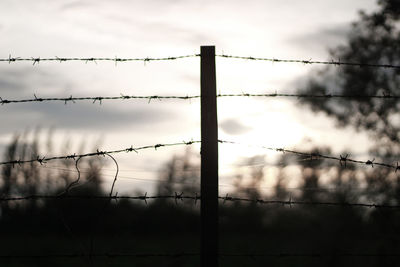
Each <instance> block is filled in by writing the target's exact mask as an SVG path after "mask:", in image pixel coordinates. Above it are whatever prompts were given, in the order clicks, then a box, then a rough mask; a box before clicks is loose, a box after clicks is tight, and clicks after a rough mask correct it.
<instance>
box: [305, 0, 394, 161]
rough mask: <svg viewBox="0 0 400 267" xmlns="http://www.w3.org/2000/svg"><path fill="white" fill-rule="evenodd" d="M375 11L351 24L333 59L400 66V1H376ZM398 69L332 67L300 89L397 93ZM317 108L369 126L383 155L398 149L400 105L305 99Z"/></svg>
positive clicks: (379, 101)
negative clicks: (346, 37)
mask: <svg viewBox="0 0 400 267" xmlns="http://www.w3.org/2000/svg"><path fill="white" fill-rule="evenodd" d="M378 4H379V10H377V11H376V12H374V13H371V14H366V13H365V12H360V20H359V21H358V22H355V23H353V25H352V30H351V32H350V34H349V36H348V40H347V43H346V44H345V45H342V46H339V47H337V48H335V49H332V50H331V55H332V57H333V58H334V59H335V60H340V61H342V62H345V61H346V62H361V63H369V64H393V65H400V2H399V1H398V0H379V1H378ZM399 74H400V70H399V69H389V68H371V67H361V68H358V67H352V66H340V67H334V66H330V67H327V68H325V69H322V70H321V71H320V72H319V73H318V75H316V76H313V77H312V78H311V79H309V81H308V82H307V86H306V89H302V90H300V93H305V94H307V93H313V94H329V93H336V94H343V95H390V94H391V95H398V94H399V93H398V92H399V91H398V89H399V87H400V75H399ZM303 103H304V104H307V105H309V107H310V108H311V109H312V110H313V111H316V112H319V111H320V112H323V113H325V114H327V115H329V116H331V117H332V118H335V119H336V121H337V122H338V124H339V125H340V126H347V125H351V126H353V127H355V128H356V129H357V130H367V131H368V133H370V134H371V136H372V137H374V138H375V142H376V145H377V146H379V147H380V151H378V152H380V153H381V154H382V156H384V155H386V156H388V157H390V155H392V154H397V153H399V152H400V145H399V138H400V119H399V108H400V103H399V102H398V101H397V100H391V99H372V98H371V99H368V98H363V99H346V98H340V99H338V98H335V99H333V98H332V99H330V98H326V99H304V100H303Z"/></svg>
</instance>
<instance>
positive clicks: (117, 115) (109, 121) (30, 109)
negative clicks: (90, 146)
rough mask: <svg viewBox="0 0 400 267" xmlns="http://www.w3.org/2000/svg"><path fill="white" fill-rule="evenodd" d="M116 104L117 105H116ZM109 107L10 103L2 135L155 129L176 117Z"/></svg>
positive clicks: (156, 109) (155, 110) (155, 109)
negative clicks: (52, 129) (44, 130)
mask: <svg viewBox="0 0 400 267" xmlns="http://www.w3.org/2000/svg"><path fill="white" fill-rule="evenodd" d="M114 103H115V102H114ZM114 103H112V104H111V105H110V106H108V107H106V106H105V104H103V105H102V106H100V105H99V104H91V103H87V102H86V103H83V102H79V103H76V104H71V103H69V104H67V105H64V104H63V103H62V102H60V103H56V102H47V103H26V104H9V105H4V106H3V107H0V108H1V109H3V111H4V112H1V113H0V121H2V123H3V125H7V127H1V129H0V134H2V133H10V132H15V131H18V130H23V129H24V128H26V127H35V126H38V125H40V126H43V127H55V128H57V129H91V130H96V131H99V130H100V131H105V132H106V131H110V130H114V129H121V128H122V127H132V126H138V125H140V127H141V128H144V127H147V126H154V124H156V123H158V122H162V121H164V120H165V119H167V118H169V117H176V114H173V112H169V111H168V110H165V109H163V108H160V107H156V106H153V107H152V106H146V108H142V107H141V106H140V105H135V106H134V107H132V108H130V109H129V111H126V110H121V109H117V108H112V105H113V104H114Z"/></svg>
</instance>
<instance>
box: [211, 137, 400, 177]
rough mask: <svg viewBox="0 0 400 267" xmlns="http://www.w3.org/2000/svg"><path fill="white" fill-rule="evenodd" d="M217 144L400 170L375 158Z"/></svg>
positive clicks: (235, 143) (397, 166)
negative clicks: (356, 157)
mask: <svg viewBox="0 0 400 267" xmlns="http://www.w3.org/2000/svg"><path fill="white" fill-rule="evenodd" d="M218 142H219V143H221V144H233V145H245V146H248V147H254V148H261V149H266V150H271V151H275V152H281V153H290V154H295V155H300V156H306V157H309V158H310V160H317V159H330V160H336V161H338V162H339V163H340V165H344V166H346V163H348V162H350V163H355V164H361V165H367V166H371V167H374V166H380V167H385V168H389V169H394V171H395V172H397V171H398V170H400V166H399V164H398V163H397V164H396V165H392V164H388V163H381V162H375V158H374V159H372V160H366V161H362V160H356V159H351V158H349V157H348V156H349V155H348V154H347V155H346V156H342V155H340V157H335V156H328V155H322V154H319V153H316V152H311V153H307V152H300V151H295V150H289V149H284V148H273V147H267V146H261V145H249V144H242V143H238V142H233V141H224V140H218Z"/></svg>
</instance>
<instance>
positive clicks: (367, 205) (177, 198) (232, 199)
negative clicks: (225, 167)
mask: <svg viewBox="0 0 400 267" xmlns="http://www.w3.org/2000/svg"><path fill="white" fill-rule="evenodd" d="M39 199H42V200H65V199H68V200H71V199H79V200H83V199H86V200H104V199H106V200H121V199H125V200H138V201H143V202H145V203H146V204H147V200H154V199H172V200H174V201H175V203H176V204H177V203H178V201H183V200H191V201H194V204H197V202H198V201H201V196H200V195H197V194H196V195H194V196H185V195H184V193H183V192H181V193H177V192H175V194H174V195H158V196H148V195H147V193H145V194H144V195H142V196H117V195H114V196H109V195H108V196H106V195H29V196H18V197H1V198H0V202H9V201H25V200H39ZM218 199H219V200H221V201H222V204H225V203H226V202H247V203H255V204H263V205H282V206H290V207H292V206H293V205H304V206H336V207H364V208H376V209H394V210H396V209H400V205H389V204H376V203H351V202H346V201H344V202H327V201H325V202H321V201H296V200H293V199H292V197H290V199H289V200H265V199H258V198H255V199H252V198H240V197H234V196H229V194H226V195H225V196H219V197H218Z"/></svg>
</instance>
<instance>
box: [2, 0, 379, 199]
mask: <svg viewBox="0 0 400 267" xmlns="http://www.w3.org/2000/svg"><path fill="white" fill-rule="evenodd" d="M373 3H374V1H373V0H369V1H365V0H362V1H360V0H359V1H347V0H342V1H337V0H335V1H323V3H319V2H315V1H311V0H307V1H306V0H304V1H301V3H300V2H294V1H286V0H285V1H281V0H279V1H252V2H251V3H246V4H243V1H218V2H215V1H201V2H199V1H165V2H162V1H146V2H141V1H60V2H58V1H57V2H54V1H45V0H41V1H20V2H18V3H17V2H15V1H10V0H5V1H2V2H1V3H0V32H1V34H2V35H3V36H7V38H4V39H2V41H1V42H0V52H1V55H0V56H1V57H8V55H9V54H11V55H12V56H21V57H31V56H33V57H37V56H40V57H54V56H59V57H69V56H73V57H75V56H77V57H97V56H106V57H114V56H118V57H159V56H161V57H164V56H175V55H186V54H195V53H199V47H200V45H205V44H207V45H216V49H217V53H218V54H222V53H226V54H238V55H244V56H247V55H252V56H265V57H276V58H300V59H309V58H313V59H328V55H327V53H326V48H325V47H321V48H320V49H319V50H318V49H315V46H312V47H313V48H312V49H310V48H309V44H310V41H311V42H313V43H319V42H321V41H323V40H326V34H327V30H326V29H327V28H329V27H333V28H335V27H339V26H340V27H343V25H347V24H348V23H349V22H350V21H351V20H353V19H355V18H356V12H357V9H359V8H363V7H365V8H367V9H371V8H372V7H373V6H374V5H373ZM363 5H364V6H363ZM21 17H24V20H21V19H20V18H21ZM27 22H28V23H27ZM328 33H329V31H328ZM304 36H306V39H307V40H306V42H305V41H304V38H303V41H302V37H304ZM310 36H311V37H310ZM335 38H336V37H335ZM340 38H343V36H341V37H337V38H336V39H337V40H338V42H340V41H341V40H340ZM310 39H311V40H310ZM330 40H331V39H330ZM304 44H306V45H304ZM310 68H311V67H310V66H303V65H301V64H297V65H296V64H291V65H290V64H277V63H274V64H272V63H269V62H250V61H242V60H228V59H223V58H218V59H217V83H218V86H217V88H218V92H219V93H273V92H275V91H278V92H294V91H295V90H296V89H297V88H295V86H296V83H294V82H293V81H295V80H296V79H297V78H298V77H302V76H304V75H306V74H307V73H308V72H309V70H310ZM0 71H1V72H0V75H1V76H0V85H1V88H0V90H1V91H0V92H1V96H2V97H3V98H14V99H15V98H17V99H18V98H30V97H32V96H33V94H34V93H35V94H37V95H38V96H39V97H51V96H58V97H67V96H69V95H73V96H87V95H92V96H93V95H119V94H120V93H122V94H125V95H198V94H199V91H200V88H199V78H200V74H199V71H200V66H199V59H198V58H190V59H184V60H179V61H173V62H154V63H152V62H146V64H144V63H143V62H130V63H118V64H117V66H115V64H114V62H99V63H97V64H95V63H94V62H88V63H87V64H84V63H82V62H78V63H73V62H68V63H66V62H63V63H56V62H55V63H46V62H41V63H40V64H37V65H35V66H31V65H30V64H29V63H18V64H10V65H8V64H4V65H2V66H0ZM42 105H46V106H42ZM296 105H297V102H296V100H285V99H279V98H277V99H254V98H249V99H247V98H227V99H220V100H219V101H218V109H219V114H218V116H219V122H220V124H221V128H220V138H221V139H228V140H235V141H239V142H243V143H248V144H257V145H264V146H271V147H291V146H294V145H296V144H298V143H299V142H300V141H301V140H303V139H304V138H305V137H310V136H311V137H315V138H316V139H318V137H319V136H321V135H320V134H319V132H318V131H317V130H315V127H316V126H315V125H312V127H311V126H310V125H309V124H308V123H311V122H312V123H314V124H318V123H316V121H317V120H315V121H314V120H313V121H311V120H308V121H304V120H303V119H302V118H303V117H302V116H300V115H299V114H298V113H299V112H298V110H297V109H296ZM1 109H2V110H1V113H0V119H1V122H2V123H4V124H7V128H3V129H1V130H0V140H2V141H3V142H2V143H3V144H4V143H5V142H6V141H4V140H8V138H9V137H10V136H11V135H12V133H13V132H16V131H19V132H21V131H24V130H25V129H26V128H28V127H29V128H33V127H35V126H37V125H41V126H42V127H43V128H48V127H55V128H56V129H57V131H56V134H55V136H54V138H55V142H56V143H61V141H62V140H63V138H64V136H65V133H66V132H68V133H69V134H70V136H71V138H73V139H75V140H80V139H81V138H83V137H85V136H88V135H89V136H93V135H96V134H98V135H99V138H100V137H101V138H102V144H101V149H105V150H108V149H115V148H124V147H129V146H130V145H134V146H140V145H151V144H156V143H168V142H181V141H183V140H185V141H189V140H190V139H191V138H193V139H194V140H198V139H199V138H200V129H199V125H200V114H199V112H200V106H199V101H198V100H192V102H188V101H180V100H177V101H163V102H158V100H152V103H149V104H148V103H147V102H146V101H134V100H129V101H125V100H124V101H109V102H107V101H104V102H103V104H102V105H101V106H100V105H99V104H98V103H95V104H91V103H90V102H88V103H76V104H72V103H68V104H67V105H63V104H62V103H61V104H60V103H59V104H51V105H47V104H46V103H43V104H42V103H37V104H32V105H26V106H22V105H20V106H17V105H16V106H13V107H12V106H9V107H7V106H4V107H1ZM24 114H25V115H24ZM57 116H58V117H57ZM320 121H323V119H319V120H318V122H320ZM224 125H225V127H224ZM318 125H319V126H318V127H319V128H321V124H318ZM326 125H330V126H329V127H330V128H326V129H328V130H332V129H333V128H334V126H332V124H329V123H326V124H324V127H325V126H326ZM227 126H229V127H230V130H229V127H227ZM313 127H314V128H313ZM318 127H316V128H318ZM224 128H225V129H224ZM235 128H236V130H235ZM326 129H320V130H321V131H323V130H324V131H325V130H326ZM337 136H340V134H339V133H338V134H337ZM324 138H325V139H326V140H328V139H329V138H331V136H327V135H325V137H324ZM94 139H96V138H94ZM78 142H79V141H78ZM194 149H197V150H199V147H198V146H196V147H195V148H194ZM71 152H74V151H71ZM180 152H181V150H180V149H178V148H177V149H169V148H168V149H160V150H159V151H157V152H156V153H155V152H153V151H151V152H150V151H149V152H143V153H140V154H139V155H131V154H129V155H128V154H127V155H120V156H118V160H119V162H120V163H121V169H124V168H125V169H132V168H139V169H140V168H147V169H148V168H152V169H154V170H156V171H155V172H152V173H147V174H146V177H148V178H157V176H158V172H157V170H158V168H159V166H161V164H163V163H164V162H165V161H166V160H167V159H168V158H169V157H171V155H173V154H174V153H180ZM260 153H265V151H262V150H259V149H251V148H248V147H238V146H229V145H221V146H220V164H221V175H227V174H229V173H232V172H233V171H234V169H233V168H230V167H229V166H230V165H231V164H232V163H234V162H235V161H236V160H237V158H239V157H245V156H252V155H255V154H260ZM268 157H273V155H272V154H271V155H268ZM143 166H144V167H143ZM137 175H139V174H137ZM107 181H111V180H110V179H109V178H107ZM127 184H128V182H124V183H123V184H122V185H121V186H120V188H117V189H118V190H119V191H120V192H121V191H122V190H124V189H125V190H130V189H127V188H129V186H127ZM130 184H131V185H136V181H135V182H133V183H132V182H131V183H130ZM141 185H144V183H142V184H141ZM152 185H153V184H151V186H152ZM117 186H119V184H118V183H117ZM145 187H146V186H145ZM146 190H149V188H146Z"/></svg>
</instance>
